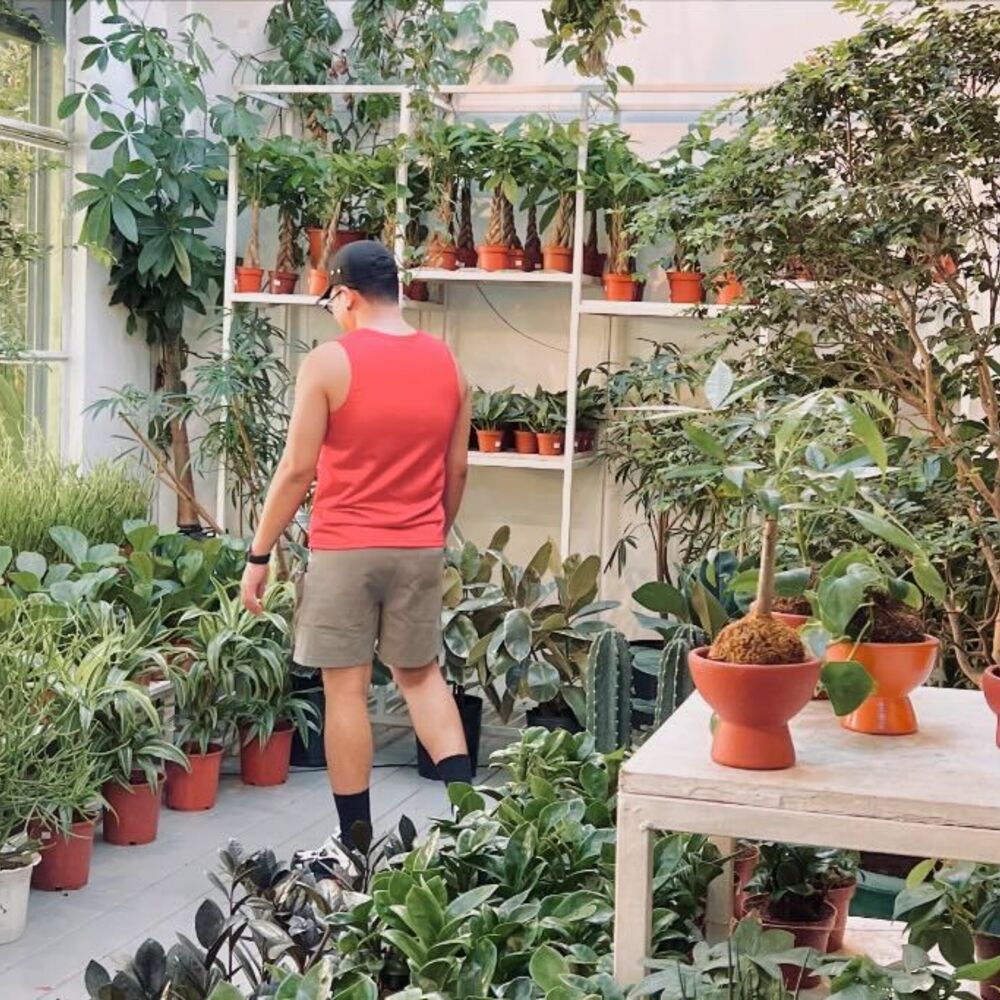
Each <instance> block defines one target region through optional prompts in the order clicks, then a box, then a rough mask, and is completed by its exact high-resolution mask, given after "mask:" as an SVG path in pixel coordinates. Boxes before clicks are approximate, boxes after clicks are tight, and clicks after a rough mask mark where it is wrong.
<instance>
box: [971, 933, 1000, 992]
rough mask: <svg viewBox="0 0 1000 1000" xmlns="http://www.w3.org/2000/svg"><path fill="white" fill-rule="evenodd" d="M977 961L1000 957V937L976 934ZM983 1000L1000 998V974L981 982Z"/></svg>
mask: <svg viewBox="0 0 1000 1000" xmlns="http://www.w3.org/2000/svg"><path fill="white" fill-rule="evenodd" d="M974 937H975V941H976V961H977V962H987V961H989V960H990V959H991V958H997V957H1000V937H998V936H997V935H995V934H976V935H974ZM979 995H980V997H982V1000H1000V975H998V976H993V977H992V978H991V979H985V980H983V982H981V983H980V984H979Z"/></svg>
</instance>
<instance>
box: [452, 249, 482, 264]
mask: <svg viewBox="0 0 1000 1000" xmlns="http://www.w3.org/2000/svg"><path fill="white" fill-rule="evenodd" d="M455 256H456V257H457V258H458V266H459V267H475V266H476V265H477V264H478V263H479V255H478V254H477V253H476V251H475V249H474V248H473V247H459V248H458V250H456V251H455Z"/></svg>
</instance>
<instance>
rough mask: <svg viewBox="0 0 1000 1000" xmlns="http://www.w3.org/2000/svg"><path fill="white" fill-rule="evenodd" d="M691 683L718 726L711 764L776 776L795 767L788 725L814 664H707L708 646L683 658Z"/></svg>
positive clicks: (815, 672)
mask: <svg viewBox="0 0 1000 1000" xmlns="http://www.w3.org/2000/svg"><path fill="white" fill-rule="evenodd" d="M688 667H689V669H690V671H691V678H692V680H693V681H694V684H695V687H696V688H697V689H698V692H699V693H700V694H701V696H702V697H703V698H704V699H705V701H707V702H708V704H709V705H711V707H712V708H713V709H714V711H715V713H716V715H717V716H718V724H717V725H716V727H715V734H714V736H713V737H712V760H714V761H715V763H716V764H722V765H723V766H724V767H738V768H743V769H745V770H748V771H779V770H782V769H784V768H786V767H791V766H792V765H793V764H794V763H795V747H794V745H793V744H792V735H791V733H790V732H789V730H788V723H789V722H790V721H791V719H792V718H794V717H795V716H796V715H797V714H798V713H799V712H800V711H801V710H802V709H803V708H804V707H805V706H806V704H807V703H808V702H809V699H810V698H811V697H812V694H813V691H814V690H815V689H816V682H817V681H818V680H819V671H820V662H819V660H816V659H812V660H806V661H805V662H804V663H774V664H746V663H726V662H723V661H719V660H710V659H708V647H707V646H703V647H701V648H700V649H695V650H692V651H691V652H690V653H689V654H688Z"/></svg>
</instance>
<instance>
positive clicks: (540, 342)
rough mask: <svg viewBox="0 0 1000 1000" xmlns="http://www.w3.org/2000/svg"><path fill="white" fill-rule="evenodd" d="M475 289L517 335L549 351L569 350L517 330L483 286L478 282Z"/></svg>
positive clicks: (502, 321)
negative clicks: (488, 295) (494, 303)
mask: <svg viewBox="0 0 1000 1000" xmlns="http://www.w3.org/2000/svg"><path fill="white" fill-rule="evenodd" d="M476 291H478V292H479V294H480V295H481V296H482V297H483V301H484V302H485V303H486V304H487V305H488V306H489V307H490V309H492V310H493V312H494V314H495V315H496V317H497V318H498V319H499V320H500V322H501V323H504V324H505V325H506V326H507V327H509V328H510V329H511V330H513V331H514V333H516V334H517V335H518V336H519V337H524V339H525V340H530V341H531V342H532V343H533V344H538V346H539V347H544V348H546V349H547V350H550V351H556V352H557V353H559V354H568V353H569V351H568V350H567V349H566V348H563V347H553V346H552V344H546V343H545V341H544V340H539V339H538V338H537V337H532V336H531V334H529V333H525V332H524V331H523V330H519V329H518V328H517V327H516V326H514V324H513V323H511V321H510V320H509V319H507V317H506V316H504V315H503V313H501V312H500V310H499V309H497V307H496V306H495V305H493V303H492V302H490V300H489V299H488V298H487V297H486V292H484V291H483V286H482V285H480V284H477V285H476Z"/></svg>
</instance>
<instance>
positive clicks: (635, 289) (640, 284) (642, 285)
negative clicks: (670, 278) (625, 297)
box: [632, 279, 646, 302]
mask: <svg viewBox="0 0 1000 1000" xmlns="http://www.w3.org/2000/svg"><path fill="white" fill-rule="evenodd" d="M645 293H646V281H645V279H643V280H641V281H640V280H639V279H636V280H635V281H633V282H632V301H633V302H642V297H643V295H645Z"/></svg>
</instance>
